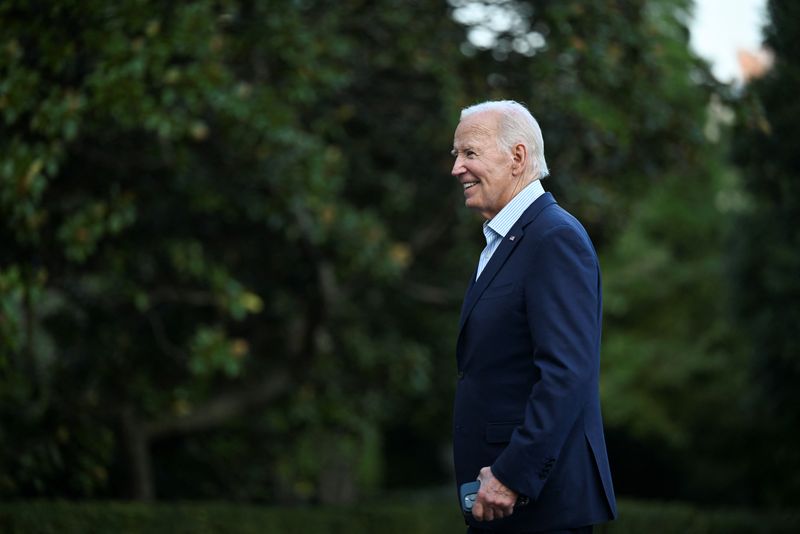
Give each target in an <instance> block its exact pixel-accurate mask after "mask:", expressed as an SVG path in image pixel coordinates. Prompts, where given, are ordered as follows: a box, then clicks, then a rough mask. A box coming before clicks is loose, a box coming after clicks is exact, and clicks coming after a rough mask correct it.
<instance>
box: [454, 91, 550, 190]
mask: <svg viewBox="0 0 800 534" xmlns="http://www.w3.org/2000/svg"><path fill="white" fill-rule="evenodd" d="M484 111H493V112H496V113H498V115H499V117H500V120H499V121H498V131H497V144H498V147H499V148H500V149H501V150H512V149H513V148H514V145H516V144H518V143H522V144H523V145H525V149H526V150H527V152H528V161H527V163H526V165H527V168H526V170H527V171H528V172H530V173H531V174H532V175H533V179H534V180H536V179H540V178H544V177H545V176H547V175H548V174H550V171H548V170H547V162H546V161H545V159H544V139H543V138H542V130H541V128H539V123H538V122H536V119H534V118H533V115H531V112H530V111H528V108H526V107H525V106H523V105H522V104H520V103H519V102H515V101H514V100H490V101H488V102H481V103H480V104H474V105H472V106H469V107H466V108H464V109H462V110H461V119H460V120H464V119H465V118H466V117H469V116H470V115H474V114H475V113H481V112H484Z"/></svg>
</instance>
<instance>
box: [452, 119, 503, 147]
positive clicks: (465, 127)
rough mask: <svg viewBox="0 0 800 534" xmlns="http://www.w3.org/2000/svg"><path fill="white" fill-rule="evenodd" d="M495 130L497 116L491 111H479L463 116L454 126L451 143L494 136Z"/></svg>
mask: <svg viewBox="0 0 800 534" xmlns="http://www.w3.org/2000/svg"><path fill="white" fill-rule="evenodd" d="M496 132H497V116H496V114H495V113H491V112H480V113H476V114H474V115H469V116H467V117H465V118H464V119H463V120H462V121H461V122H459V123H458V126H457V127H456V132H455V137H454V139H453V144H454V145H457V144H462V143H475V142H481V141H486V140H491V139H493V138H494V136H495V133H496Z"/></svg>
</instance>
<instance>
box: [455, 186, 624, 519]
mask: <svg viewBox="0 0 800 534" xmlns="http://www.w3.org/2000/svg"><path fill="white" fill-rule="evenodd" d="M472 280H473V282H472V283H471V284H470V287H469V289H468V290H467V294H466V297H465V298H464V305H463V307H462V310H461V324H460V331H459V336H458V342H457V349H456V357H457V362H458V384H457V387H456V396H455V407H454V417H453V419H454V421H453V423H454V424H453V449H454V450H453V452H454V460H455V471H456V481H457V483H458V485H461V484H463V483H464V482H469V481H472V480H475V479H476V478H477V476H478V472H479V471H480V469H481V468H482V467H485V466H491V468H492V472H493V473H494V475H495V477H497V478H498V479H499V480H500V482H502V483H503V484H505V485H506V486H508V487H510V488H511V489H513V490H515V491H516V492H518V493H520V494H522V495H526V496H528V497H529V498H530V500H531V503H530V504H528V505H527V506H526V507H523V508H518V509H516V510H515V512H514V514H513V515H511V516H510V517H508V518H504V519H499V520H495V521H491V522H477V521H475V520H474V519H472V517H469V518H468V522H469V523H470V524H472V525H474V526H477V527H480V528H486V529H496V530H499V531H502V530H506V529H508V530H512V531H522V532H529V531H540V530H542V531H544V530H555V529H562V528H575V527H580V526H584V525H591V524H596V523H602V522H605V521H608V520H610V519H613V518H614V517H615V516H616V501H615V498H614V489H613V487H612V484H611V473H610V471H609V466H608V458H607V454H606V445H605V438H604V436H603V422H602V418H601V415H600V398H599V387H598V383H599V369H600V328H601V314H602V313H601V310H602V303H601V300H602V297H601V289H600V269H599V264H598V261H597V254H596V253H595V250H594V247H593V246H592V243H591V241H590V240H589V236H588V235H587V233H586V231H585V230H584V228H583V226H581V224H580V223H579V222H578V221H577V220H576V219H575V218H574V217H572V216H571V215H570V214H569V213H567V212H566V211H565V210H564V209H562V208H561V207H560V206H559V205H558V204H557V203H556V201H555V200H554V199H553V196H552V195H551V194H549V193H545V194H544V195H542V196H540V197H539V198H538V199H537V200H536V201H535V202H534V203H533V204H532V205H531V206H530V207H529V208H528V209H527V210H526V211H525V212H524V213H523V214H522V216H521V217H520V219H519V220H518V221H517V223H516V224H515V225H514V226H513V227H512V229H511V230H510V231H509V232H508V234H507V235H506V236H505V238H504V239H503V242H502V244H501V245H500V246H499V247H498V249H497V250H496V251H495V253H494V254H493V255H492V258H491V260H489V263H488V264H487V265H486V267H485V269H484V271H483V273H481V276H480V277H479V278H478V280H477V281H475V278H474V275H473V279H472Z"/></svg>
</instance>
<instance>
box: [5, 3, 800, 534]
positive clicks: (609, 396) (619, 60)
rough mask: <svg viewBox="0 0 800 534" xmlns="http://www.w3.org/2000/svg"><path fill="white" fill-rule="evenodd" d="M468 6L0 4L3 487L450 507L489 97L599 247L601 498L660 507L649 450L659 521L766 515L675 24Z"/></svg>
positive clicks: (688, 66) (638, 11)
mask: <svg viewBox="0 0 800 534" xmlns="http://www.w3.org/2000/svg"><path fill="white" fill-rule="evenodd" d="M466 4H467V2H464V1H456V0H452V1H451V2H450V3H449V4H446V3H425V2H395V1H393V0H378V1H375V2H361V1H356V0H353V1H342V2H323V1H318V0H309V1H298V2H290V3H287V2H278V1H263V2H252V1H249V0H192V1H189V2H180V3H177V4H174V3H173V4H171V3H164V2H156V1H153V0H120V1H114V2H109V1H105V0H89V1H85V2H76V1H68V0H62V1H59V2H50V3H49V4H48V5H47V6H39V5H31V3H30V2H25V1H22V0H7V1H5V2H2V3H0V117H1V119H0V120H2V125H3V126H2V128H3V134H4V135H1V136H0V155H1V157H0V212H1V213H2V219H3V222H4V224H3V226H2V228H0V242H2V244H3V247H0V401H1V402H0V413H1V414H2V420H3V425H2V427H0V473H2V475H0V495H2V496H6V497H31V496H53V497H68V498H80V497H88V496H98V497H138V498H156V497H159V498H197V499H216V498H220V496H225V497H226V498H230V499H234V500H258V501H265V502H270V503H298V502H317V501H325V500H337V501H353V500H355V499H356V498H357V497H358V495H359V494H364V493H367V494H369V493H372V492H375V491H378V490H379V489H380V488H381V487H382V486H383V485H384V482H385V481H386V480H391V481H392V483H393V484H396V485H398V486H403V485H409V484H418V483H420V481H421V480H424V481H425V482H426V483H432V484H433V483H441V482H443V480H444V479H446V478H447V477H448V474H447V471H446V469H444V468H442V465H441V464H442V461H441V460H440V459H439V457H440V456H446V455H445V454H442V453H441V452H440V451H442V450H447V448H448V440H449V429H450V425H449V423H447V421H448V419H449V415H450V406H451V402H452V387H453V378H454V377H453V372H454V364H453V343H454V339H455V335H456V328H457V317H458V310H459V306H460V299H461V297H462V295H463V291H464V288H465V286H466V282H467V278H468V276H469V274H470V273H471V272H472V269H473V268H474V262H475V260H476V257H477V255H478V254H479V252H480V248H481V246H482V244H481V239H482V237H481V235H480V231H479V221H477V220H476V219H475V218H474V216H473V215H472V214H470V213H469V212H467V211H466V210H465V209H464V208H463V200H462V198H461V196H460V194H461V193H460V192H459V191H458V188H456V187H455V183H454V181H453V180H452V178H450V177H449V176H448V171H449V169H450V165H451V164H452V161H451V159H450V158H449V156H448V151H449V146H450V144H451V142H452V132H453V128H454V126H455V123H456V121H457V117H458V110H459V109H460V108H461V107H463V106H466V105H468V104H471V103H474V102H475V101H479V100H485V99H489V98H514V99H517V100H520V101H522V102H525V103H527V104H528V105H529V106H530V107H531V109H532V110H533V112H534V114H535V115H536V116H537V118H538V119H539V120H540V122H541V124H542V127H543V131H544V134H545V140H546V145H547V151H546V153H547V155H548V162H549V166H550V168H551V170H552V178H550V179H548V180H547V181H546V183H545V186H546V187H547V188H548V189H551V190H553V191H554V192H555V194H556V196H557V198H558V199H559V201H560V202H561V203H562V204H563V205H565V206H566V207H567V208H568V209H570V210H571V211H572V212H574V213H575V214H576V215H577V216H578V217H579V218H580V219H581V220H582V221H583V222H584V223H585V224H586V225H587V227H588V229H589V231H590V233H591V235H592V237H593V240H594V242H595V243H596V245H597V247H598V250H599V252H600V253H601V256H602V263H603V269H604V279H605V283H606V306H607V310H608V314H607V322H606V324H607V329H606V333H605V336H604V340H605V352H604V370H603V381H604V385H603V397H604V403H605V407H606V412H607V414H606V415H607V420H608V422H609V423H610V425H609V426H610V432H609V436H610V442H611V445H612V447H611V448H612V456H614V455H615V454H616V458H612V463H614V465H615V468H616V469H617V473H621V476H619V477H618V478H617V480H618V481H621V484H620V485H619V486H620V487H621V488H622V489H623V490H627V491H632V492H636V491H639V490H640V489H641V488H640V487H639V486H636V485H635V484H631V483H630V482H631V481H632V480H634V481H638V483H643V484H646V485H647V486H648V487H654V486H655V485H654V484H653V483H652V480H650V479H649V478H648V479H647V480H644V482H642V480H643V478H642V475H641V472H642V471H643V470H637V469H635V468H636V467H637V464H636V463H635V462H636V460H637V455H636V454H631V453H630V450H629V449H628V448H627V446H628V445H630V447H631V448H632V450H638V449H636V447H642V446H643V445H647V446H648V447H651V448H652V450H653V451H654V454H655V455H656V456H659V457H660V458H662V464H661V465H660V466H659V467H660V468H662V469H663V473H662V474H665V473H667V472H669V473H671V477H672V478H671V480H672V481H673V482H675V481H680V482H679V485H680V486H679V487H671V486H669V485H666V486H664V487H657V488H655V489H654V491H655V492H656V495H659V496H662V497H665V496H678V495H680V496H683V497H687V496H688V497H693V498H694V497H697V498H704V499H707V500H717V501H719V500H724V499H727V500H735V501H741V500H747V499H748V498H750V496H751V495H750V494H749V492H747V491H742V490H739V489H736V488H741V487H748V488H752V493H753V494H756V495H760V494H761V492H762V491H763V489H764V487H766V486H768V484H769V482H768V480H766V479H764V480H760V481H758V482H757V483H755V484H753V483H752V480H750V479H747V478H746V476H745V475H746V473H744V472H743V471H742V469H740V468H739V465H740V464H742V462H741V460H742V458H749V457H747V456H746V455H745V452H743V446H742V447H738V446H736V447H734V446H729V442H730V441H737V442H738V441H741V440H737V434H736V429H737V427H739V426H741V424H742V421H743V419H742V417H741V414H742V410H741V409H740V406H739V404H743V403H746V402H747V401H748V400H749V399H750V396H749V395H741V396H739V395H737V392H739V391H740V390H742V389H746V388H748V387H749V384H748V383H747V380H746V377H745V376H743V372H742V371H741V369H742V365H741V364H742V358H741V357H740V356H741V352H739V351H737V350H736V349H735V347H736V346H737V339H738V337H737V333H735V332H732V331H731V329H730V325H729V324H728V323H727V322H726V321H725V309H726V307H727V306H728V300H727V297H726V295H725V287H724V284H723V283H722V279H723V274H724V272H725V264H724V259H723V256H722V255H723V249H722V236H723V235H724V229H725V225H726V221H727V217H728V216H729V213H728V211H726V210H728V209H729V208H730V206H732V205H739V204H740V203H737V202H733V204H731V202H727V201H724V202H723V201H722V200H724V199H725V198H727V199H729V200H730V199H731V198H733V196H735V195H733V196H731V195H732V190H734V189H735V184H734V185H731V184H732V183H734V182H735V178H732V177H731V175H730V173H729V172H728V171H727V170H726V169H725V168H724V166H723V165H722V164H721V163H720V160H721V152H722V149H721V147H720V146H718V145H714V144H712V143H710V142H709V141H708V140H707V139H706V137H705V136H704V135H703V131H704V128H705V126H706V124H707V117H706V109H707V106H708V103H709V101H710V99H711V96H712V94H713V93H714V92H715V91H716V90H718V88H716V87H714V86H713V84H711V83H710V82H709V80H710V78H709V75H708V73H707V69H706V68H705V66H704V65H703V64H702V63H701V62H700V61H699V60H697V59H696V58H694V57H693V56H692V55H691V54H690V52H689V50H688V34H687V31H686V27H685V22H686V17H687V14H688V12H689V10H690V7H691V6H690V2H688V0H649V1H645V0H634V1H625V2H623V1H616V0H590V1H583V2H545V1H539V0H537V1H529V2H523V1H514V2H503V3H500V4H496V5H495V4H494V3H492V5H484V7H485V8H486V9H488V10H489V11H491V10H493V9H494V10H498V9H499V10H501V11H502V12H503V14H504V15H505V16H506V17H505V18H503V17H500V18H499V19H497V20H501V21H502V20H510V21H516V22H514V23H513V24H510V25H508V27H500V26H502V24H500V26H498V24H497V23H495V24H490V23H487V21H486V20H478V19H469V17H470V16H472V15H469V13H470V12H472V13H474V12H475V11H474V9H475V6H473V8H469V9H468V8H467V6H466ZM478 4H481V5H483V4H482V3H478ZM478 4H475V5H478ZM470 9H472V11H470ZM456 21H460V22H456ZM495 22H496V21H495ZM475 31H484V32H486V31H489V32H490V33H491V34H492V35H493V42H492V43H491V44H490V45H488V46H487V47H485V48H480V47H477V46H476V45H475V44H473V43H471V42H470V41H469V40H468V39H467V35H468V34H470V33H471V32H475ZM726 195H727V196H726ZM718 199H722V200H719V201H718ZM783 254H785V251H784V252H783ZM776 262H777V260H776ZM790 264H791V262H789V263H787V265H790ZM776 265H780V263H779V262H777V263H776ZM787 272H788V271H787ZM778 278H779V281H781V280H784V278H785V277H783V276H782V277H778ZM778 278H776V280H778ZM781 283H782V282H781ZM698 407H703V409H698ZM744 432H745V433H747V432H752V429H750V428H749V427H747V428H746V429H745V431H744ZM709 435H712V437H711V438H708V436H709ZM747 435H750V434H747ZM620 443H622V444H627V445H620ZM615 444H616V446H615ZM631 444H632V445H631ZM615 450H616V451H618V452H616V453H615ZM687 458H691V459H690V460H687ZM409 465H411V467H405V466H409ZM419 465H424V466H425V468H424V469H420V468H419V467H418V466H419ZM398 466H400V467H398ZM665 466H668V469H667V468H665ZM419 471H425V472H424V473H421V472H419ZM634 471H636V472H635V473H634V474H633V475H630V477H628V476H627V475H626V473H631V472H634ZM644 472H647V471H646V470H644ZM749 473H750V476H752V471H749ZM675 483H677V482H675ZM330 488H339V489H338V490H336V491H330ZM744 494H747V495H744ZM129 510H147V509H146V508H142V509H134V508H130V509H129ZM138 513H140V512H138V511H137V512H135V514H138ZM141 513H145V512H141ZM146 513H149V512H146ZM281 513H282V512H281ZM337 513H338V512H337ZM379 515H380V514H378V516H379ZM378 516H375V517H378ZM282 517H283V516H282ZM287 517H289V516H287ZM292 517H294V516H292ZM359 517H367V516H359ZM369 517H372V516H369ZM404 517H406V516H404ZM359 520H360V519H359ZM374 520H375V521H377V520H378V519H374ZM405 520H406V519H404V521H405ZM120 521H123V522H124V521H127V520H123V519H120ZM265 521H266V519H265ZM336 521H339V519H336ZM365 521H373V519H365ZM335 524H336V525H343V523H335ZM369 524H372V523H369ZM417 524H418V523H416V522H409V523H408V525H417ZM448 524H449V523H448ZM620 524H621V523H620ZM287 525H288V523H287ZM198 528H200V527H198ZM203 528H205V527H203ZM286 528H290V527H288V526H287V527H286ZM291 528H294V527H291ZM321 528H322V527H321ZM326 528H327V527H326ZM331 528H333V527H331ZM335 528H344V527H343V526H341V527H339V526H337V527H335ZM420 528H423V527H420ZM425 528H427V527H425ZM444 528H445V527H443V526H442V529H444ZM447 528H449V527H447ZM412 530H413V529H412ZM420 531H421V530H420ZM437 531H439V530H437Z"/></svg>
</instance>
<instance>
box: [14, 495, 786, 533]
mask: <svg viewBox="0 0 800 534" xmlns="http://www.w3.org/2000/svg"><path fill="white" fill-rule="evenodd" d="M464 530H465V529H464V527H463V523H462V522H461V520H460V518H459V516H458V513H457V512H456V511H455V510H454V508H453V506H451V505H449V504H432V503H426V504H418V503H414V504H409V505H408V506H397V505H394V506H393V505H387V504H378V505H375V506H360V507H346V508H345V507H341V508H334V507H314V508H309V507H304V508H270V507H259V506H246V505H233V504H222V503H181V504H154V505H146V504H138V503H118V502H80V503H75V502H48V501H35V502H15V503H2V504H0V532H3V533H9V534H12V533H19V534H23V533H24V534H40V533H41V534H50V533H52V534H73V533H74V534H92V533H115V534H116V533H120V534H128V533H131V534H132V533H152V534H159V533H165V534H183V533H186V534H189V533H192V534H204V533H225V534H251V533H252V534H256V533H258V534H268V533H280V534H295V533H296V534H317V533H319V534H345V533H347V534H351V533H359V532H363V533H386V534H393V533H397V534H400V533H402V534H406V533H409V532H413V533H417V534H428V533H430V534H449V533H453V534H456V533H458V534H463V533H464ZM596 531H598V532H600V533H602V534H606V533H612V534H617V533H637V534H639V533H653V534H658V533H681V534H706V533H708V534H711V533H720V534H722V533H724V534H730V533H734V534H735V533H748V534H749V533H754V532H755V533H758V532H763V533H784V532H785V533H792V534H794V533H796V532H800V513H798V512H796V511H795V512H772V513H766V512H754V511H748V510H702V509H699V508H695V507H692V506H689V505H684V504H674V503H653V502H641V501H627V500H626V501H622V502H621V503H620V518H619V519H618V520H617V521H614V522H612V523H609V524H607V525H603V526H601V527H600V528H598V529H596Z"/></svg>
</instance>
